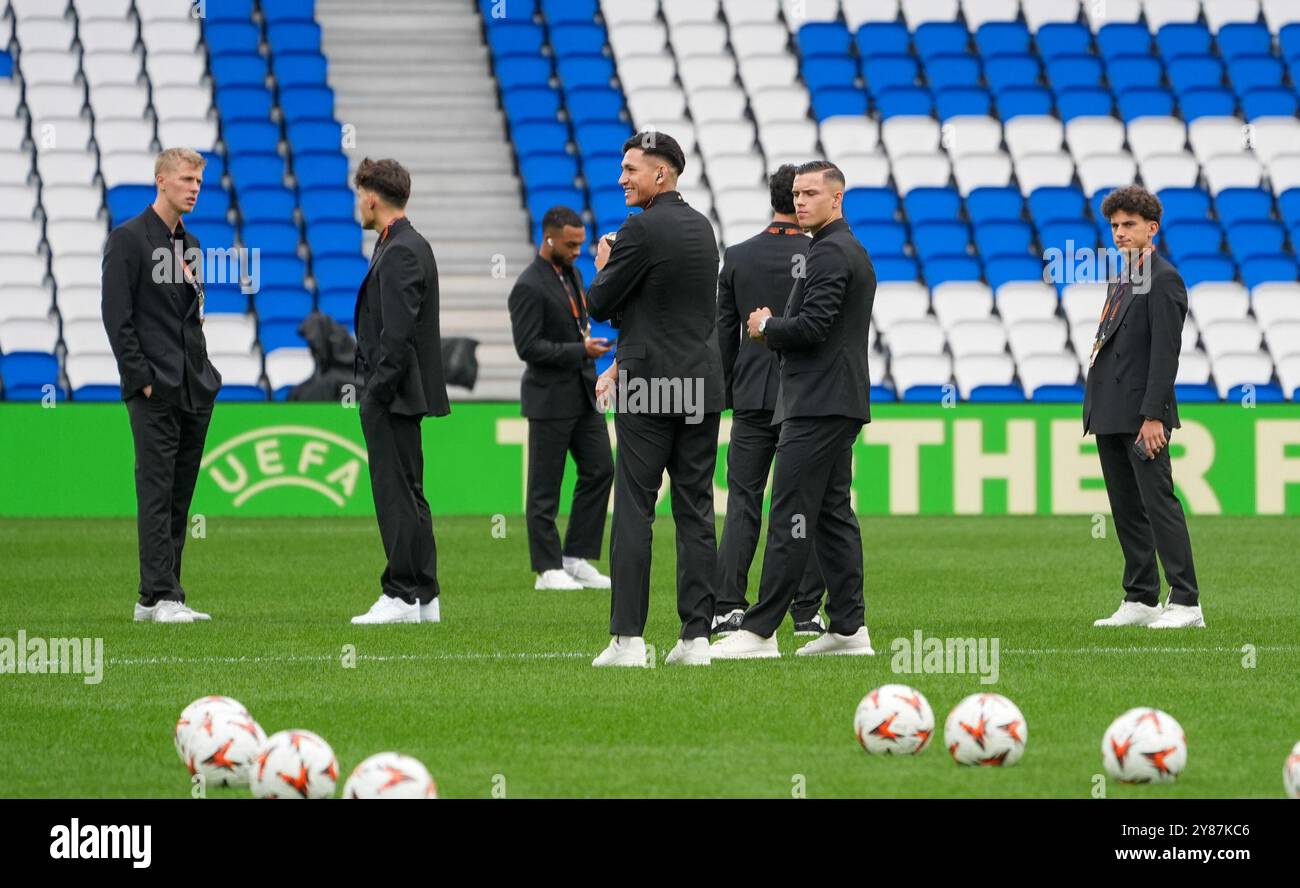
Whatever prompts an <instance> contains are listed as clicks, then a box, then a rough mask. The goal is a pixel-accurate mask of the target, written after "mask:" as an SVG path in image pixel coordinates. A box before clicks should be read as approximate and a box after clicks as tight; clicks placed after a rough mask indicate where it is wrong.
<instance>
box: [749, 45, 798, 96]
mask: <svg viewBox="0 0 1300 888" xmlns="http://www.w3.org/2000/svg"><path fill="white" fill-rule="evenodd" d="M738 68H739V72H740V79H741V81H742V82H743V83H744V84H745V89H747V90H749V91H750V93H753V92H755V91H757V90H760V89H762V88H763V87H765V86H789V85H790V84H792V83H794V82H795V81H796V80H798V79H799V63H798V62H797V61H796V60H795V58H794V56H792V55H790V54H789V53H774V54H772V55H756V56H747V57H746V58H743V59H741V60H740V64H739V65H738Z"/></svg>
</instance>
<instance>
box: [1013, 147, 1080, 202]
mask: <svg viewBox="0 0 1300 888" xmlns="http://www.w3.org/2000/svg"><path fill="white" fill-rule="evenodd" d="M1015 170H1016V181H1017V182H1019V183H1020V193H1021V194H1023V195H1024V196H1025V197H1028V196H1029V195H1031V194H1033V193H1034V192H1035V191H1037V190H1038V189H1039V188H1059V187H1063V186H1066V185H1069V184H1070V183H1071V182H1073V181H1074V161H1073V160H1071V159H1070V155H1068V154H1066V153H1065V152H1064V151H1054V152H1052V153H1049V154H1026V155H1024V156H1022V157H1020V158H1018V159H1017V160H1016V162H1015Z"/></svg>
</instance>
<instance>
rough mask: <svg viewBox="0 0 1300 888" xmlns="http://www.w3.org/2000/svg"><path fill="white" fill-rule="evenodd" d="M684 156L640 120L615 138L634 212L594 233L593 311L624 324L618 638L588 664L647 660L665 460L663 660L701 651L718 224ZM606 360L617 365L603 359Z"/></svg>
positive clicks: (716, 362) (617, 493) (712, 549)
mask: <svg viewBox="0 0 1300 888" xmlns="http://www.w3.org/2000/svg"><path fill="white" fill-rule="evenodd" d="M685 166H686V156H685V154H683V152H682V149H681V147H680V146H679V145H678V144H677V142H676V140H674V139H673V138H671V137H669V136H667V135H665V134H663V133H659V132H653V131H651V132H644V133H638V134H637V135H635V136H633V137H632V138H630V139H628V140H627V142H626V143H625V144H624V145H623V173H622V175H621V176H620V177H619V184H620V185H622V186H623V192H624V195H625V199H626V202H627V205H628V206H633V207H641V208H642V211H643V212H641V213H640V214H639V215H635V216H629V217H628V220H627V221H626V222H625V223H623V226H622V227H621V228H619V230H618V233H617V239H614V240H613V243H612V244H611V239H610V238H609V237H605V238H602V239H601V242H600V246H599V249H598V252H597V255H596V267H597V268H598V269H600V271H599V273H598V274H597V275H596V279H595V280H594V281H593V282H592V284H591V289H590V291H588V293H587V298H588V301H589V303H590V306H591V316H592V317H593V318H596V319H597V320H610V321H611V322H612V323H613V324H614V326H616V327H618V328H619V340H618V353H617V361H616V363H615V365H614V367H616V368H617V375H618V387H617V389H618V390H617V399H618V403H617V408H616V413H615V417H614V429H615V432H616V433H617V436H618V454H617V457H616V461H615V465H614V474H615V487H614V523H613V529H612V535H611V542H610V574H611V579H612V581H613V594H612V602H611V616H610V629H609V631H610V633H611V634H612V635H613V638H612V639H611V640H610V643H609V647H608V648H606V649H605V651H604V652H603V653H601V654H600V656H598V657H597V658H596V659H595V660H594V661H593V663H592V665H594V666H645V665H646V647H645V639H644V637H643V636H644V632H645V623H646V616H647V612H648V610H649V605H650V543H651V530H650V526H651V524H652V523H653V522H654V512H655V501H656V500H657V498H658V494H659V486H660V484H661V483H662V480H663V474H664V470H665V469H667V471H668V475H669V477H670V478H671V479H672V513H673V520H674V522H675V524H676V531H677V612H678V615H679V616H680V618H681V621H682V630H681V635H680V637H679V639H678V642H677V645H676V646H675V647H674V648H673V650H672V651H671V652H670V653H669V655H668V657H667V659H666V662H667V663H669V664H677V663H680V664H684V665H687V664H689V665H707V664H708V662H709V657H708V652H709V626H710V623H711V619H712V616H713V572H714V568H715V562H716V559H717V554H718V553H717V536H716V534H717V530H716V527H715V525H714V520H713V470H714V467H715V465H716V463H717V456H718V419H719V415H720V414H721V412H722V401H723V395H722V362H721V359H720V358H719V356H718V340H717V335H716V333H715V330H714V325H715V319H714V312H715V307H716V304H717V275H718V242H717V239H716V236H715V235H714V232H713V225H712V224H711V223H710V222H709V220H708V219H706V218H705V217H704V216H702V215H701V214H700V213H698V212H696V211H695V210H693V209H691V207H690V206H688V205H687V203H686V201H685V200H683V199H682V196H681V194H680V193H679V192H678V191H677V177H678V176H679V175H681V172H682V170H683V169H684V168H685ZM611 369H613V368H611Z"/></svg>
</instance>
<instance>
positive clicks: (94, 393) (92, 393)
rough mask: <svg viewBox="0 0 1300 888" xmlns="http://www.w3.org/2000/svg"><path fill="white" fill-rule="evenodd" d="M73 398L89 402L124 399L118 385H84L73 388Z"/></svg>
mask: <svg viewBox="0 0 1300 888" xmlns="http://www.w3.org/2000/svg"><path fill="white" fill-rule="evenodd" d="M71 400H73V401H82V402H84V403H88V404H90V403H98V404H110V403H113V402H114V401H120V400H122V389H121V388H120V387H118V386H116V385H83V386H82V387H81V388H77V389H73V390H72V394H71Z"/></svg>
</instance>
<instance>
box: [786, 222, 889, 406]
mask: <svg viewBox="0 0 1300 888" xmlns="http://www.w3.org/2000/svg"><path fill="white" fill-rule="evenodd" d="M875 299H876V270H875V268H873V267H872V265H871V259H870V257H868V256H867V251H866V249H864V248H863V246H862V244H860V243H858V239H857V238H856V237H854V235H853V230H852V229H851V228H849V223H847V222H845V221H844V220H843V219H836V220H835V221H834V222H831V223H829V224H828V225H826V226H825V227H823V228H822V229H821V231H818V232H817V234H815V235H813V239H812V247H811V249H809V250H808V257H807V260H806V268H805V274H804V276H803V277H802V278H798V279H796V280H795V284H794V290H793V291H792V292H791V293H790V301H789V302H788V303H787V305H786V308H785V316H784V317H772V318H770V319H769V320H768V322H767V326H766V327H765V328H764V335H765V338H766V340H767V346H768V348H771V349H775V350H777V351H779V352H780V353H781V390H780V392H779V393H778V395H777V402H776V411H775V413H774V414H773V416H772V422H773V424H775V423H778V422H781V421H783V420H785V419H789V418H791V417H796V416H847V417H851V418H853V419H860V420H862V421H863V422H870V421H871V373H870V369H869V368H868V367H867V348H868V342H869V339H868V338H867V336H868V325H869V324H870V322H871V305H872V303H873V302H875Z"/></svg>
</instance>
